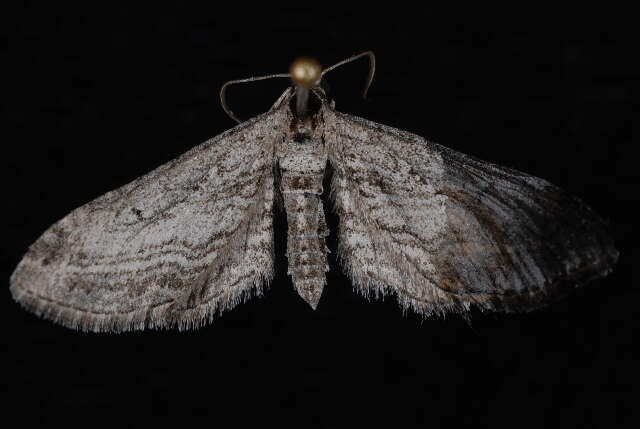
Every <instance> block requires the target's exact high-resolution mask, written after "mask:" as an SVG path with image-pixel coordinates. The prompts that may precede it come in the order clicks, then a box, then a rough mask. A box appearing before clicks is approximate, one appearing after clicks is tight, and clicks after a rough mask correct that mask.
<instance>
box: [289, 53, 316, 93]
mask: <svg viewBox="0 0 640 429" xmlns="http://www.w3.org/2000/svg"><path fill="white" fill-rule="evenodd" d="M289 74H291V80H293V82H294V83H295V84H296V85H300V86H303V87H305V88H312V87H314V86H316V85H317V84H318V82H319V81H320V77H321V75H322V66H321V65H320V63H319V62H318V61H316V60H315V59H313V58H307V57H302V58H298V59H297V60H295V61H294V62H293V63H291V67H289Z"/></svg>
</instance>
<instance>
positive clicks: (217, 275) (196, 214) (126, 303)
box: [11, 108, 285, 331]
mask: <svg viewBox="0 0 640 429" xmlns="http://www.w3.org/2000/svg"><path fill="white" fill-rule="evenodd" d="M283 115H285V109H284V108H277V109H276V108H274V109H273V110H271V111H270V112H268V113H266V114H264V115H261V116H258V117H256V118H254V119H252V120H249V121H247V122H245V123H242V124H240V125H238V126H237V127H235V128H233V129H231V130H229V131H227V132H225V133H223V134H221V135H219V136H217V137H214V138H212V139H211V140H208V141H207V142H205V143H203V144H201V145H199V146H197V147H195V148H193V149H192V150H190V151H189V152H187V153H185V154H184V155H182V156H180V157H179V158H177V159H175V160H173V161H170V162H169V163H167V164H165V165H163V166H161V167H159V168H157V169H156V170H154V171H152V172H151V173H149V174H147V175H145V176H143V177H140V178H138V179H136V180H135V181H133V182H132V183H129V184H128V185H125V186H123V187H121V188H119V189H116V190H114V191H112V192H109V193H107V194H105V195H103V196H101V197H99V198H98V199H96V200H94V201H92V202H90V203H88V204H86V205H84V206H82V207H80V208H78V209H76V210H74V211H73V212H71V213H70V214H69V215H67V216H66V217H64V218H63V219H62V220H60V221H59V222H57V223H56V224H54V225H53V226H52V227H50V228H49V229H48V230H47V231H46V232H45V233H44V234H43V235H42V236H41V237H40V238H39V239H38V240H37V241H36V242H35V243H34V244H33V245H32V246H31V247H30V248H29V250H28V252H27V254H26V255H25V257H24V259H23V260H22V261H21V262H20V263H19V265H18V267H17V268H16V270H15V272H14V273H13V275H12V277H11V292H12V294H13V296H14V298H15V299H16V300H17V301H19V302H20V303H21V304H23V305H24V306H26V307H27V308H28V309H31V310H32V311H34V312H36V313H38V314H40V315H43V316H44V317H46V318H49V319H52V320H54V321H57V322H59V323H62V324H64V325H66V326H68V327H72V328H77V329H82V330H91V331H122V330H131V329H143V328H145V327H153V328H156V327H178V328H181V329H187V328H192V327H196V326H199V325H202V324H204V323H206V322H208V321H210V320H211V318H212V316H213V315H214V314H215V313H216V312H217V311H222V310H224V309H227V308H230V307H232V306H234V305H236V304H237V303H239V302H240V301H242V300H243V299H244V298H247V297H248V296H250V295H251V294H253V293H257V294H260V293H261V291H262V288H263V287H264V285H265V284H266V283H268V282H269V281H270V280H271V278H272V276H273V226H272V225H273V223H272V220H273V219H272V204H273V192H274V185H273V159H274V157H273V147H274V144H275V142H276V139H277V138H278V137H279V136H278V132H279V131H278V129H281V127H280V128H279V127H278V126H281V125H282V120H283Z"/></svg>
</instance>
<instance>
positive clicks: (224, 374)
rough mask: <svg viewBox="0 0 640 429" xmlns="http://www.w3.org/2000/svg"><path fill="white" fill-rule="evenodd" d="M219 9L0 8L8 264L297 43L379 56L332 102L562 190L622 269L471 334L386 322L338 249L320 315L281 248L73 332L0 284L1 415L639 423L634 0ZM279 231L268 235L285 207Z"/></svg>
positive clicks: (183, 146)
mask: <svg viewBox="0 0 640 429" xmlns="http://www.w3.org/2000/svg"><path fill="white" fill-rule="evenodd" d="M87 3H94V2H87ZM96 3H97V2H96ZM225 3H228V2H225ZM236 3H237V4H231V5H229V4H226V5H224V6H223V5H220V4H215V3H214V2H207V3H205V5H206V6H200V7H198V6H189V7H186V6H184V5H179V4H178V3H176V4H174V5H172V6H170V7H160V6H155V5H154V4H152V3H148V4H145V5H142V3H138V6H130V5H129V6H123V5H118V4H114V3H113V2H108V3H107V2H104V3H102V4H103V6H100V7H98V6H96V5H93V4H92V5H87V4H85V3H79V2H78V3H77V4H72V5H67V6H63V5H62V4H61V3H58V2H55V3H54V2H52V3H51V4H50V5H44V4H42V5H39V4H32V5H31V6H22V9H20V10H14V11H12V12H15V13H10V14H5V15H4V18H3V19H4V21H5V22H4V23H3V28H4V31H6V32H7V35H8V36H9V38H8V41H9V42H8V43H7V44H6V45H5V46H4V47H3V48H2V64H3V68H4V70H5V72H9V76H8V77H6V78H5V79H4V83H3V85H4V86H6V88H5V90H3V94H4V96H3V104H4V111H3V112H2V113H3V114H2V116H3V119H4V121H5V125H4V126H3V134H5V135H6V134H8V136H6V137H5V138H3V140H4V141H3V145H2V151H3V156H2V158H3V163H2V164H3V170H4V173H5V174H6V179H5V180H4V186H3V188H4V190H3V195H4V198H3V200H4V203H3V204H5V206H4V208H3V214H4V215H5V216H6V217H5V221H4V225H5V226H6V228H5V231H4V234H3V237H2V241H3V244H2V246H1V249H2V263H3V266H2V268H3V272H2V274H3V278H5V279H8V278H9V276H10V274H11V272H12V270H13V268H14V267H15V265H16V264H17V263H18V261H19V260H20V258H21V256H22V255H23V253H24V252H25V251H26V249H27V247H28V246H29V244H31V243H32V242H33V241H34V240H35V239H36V238H37V237H38V236H39V235H40V234H41V233H42V232H43V231H44V230H45V228H47V227H48V226H49V225H50V224H52V223H53V222H55V221H57V220H58V219H59V218H61V217H62V216H64V215H65V214H66V213H67V212H69V211H70V210H71V209H73V208H75V207H77V206H80V205H81V204H83V203H85V202H88V201H90V200H91V199H93V198H95V197H97V196H99V195H101V194H103V193H104V192H106V191H108V190H111V189H113V188H116V187H118V186H121V185H124V184H125V183H128V182H129V181H131V180H132V179H134V178H135V177H137V176H139V175H142V174H144V173H146V172H148V171H150V170H151V169H153V168H155V167H156V166H158V165H160V164H162V163H164V162H166V161H168V160H170V159H172V158H174V157H176V156H177V155H179V154H181V153H183V152H185V151H186V150H188V149H189V148H191V147H193V146H194V145H196V144H198V143H200V142H201V141H204V140H205V139H207V138H209V137H211V136H213V135H216V134H218V133H220V132H222V131H224V130H226V129H228V128H230V127H231V126H233V125H234V123H233V122H232V121H231V120H230V119H229V118H228V117H226V116H225V114H224V112H223V111H222V110H221V108H220V106H219V103H218V99H217V93H218V90H219V88H220V86H221V85H222V83H224V82H225V81H226V80H229V79H236V78H241V77H247V76H253V75H261V74H268V73H276V72H285V71H286V70H287V68H288V65H289V63H290V61H291V60H292V59H294V58H295V57H297V56H299V55H302V54H305V55H312V56H315V57H316V58H318V59H319V60H320V62H321V63H322V64H324V65H330V64H332V63H333V62H336V61H339V60H341V59H343V58H346V57H348V56H350V55H352V54H355V53H358V52H360V51H363V50H366V49H372V50H374V51H375V53H376V55H377V59H378V69H377V75H376V79H375V81H374V84H373V86H372V88H371V92H370V99H369V100H368V101H362V100H361V99H360V98H359V94H360V91H361V89H362V85H363V83H364V77H365V75H366V70H367V67H366V60H362V61H360V62H358V63H355V64H353V65H350V66H347V67H345V68H343V69H340V70H336V71H334V72H332V73H331V74H330V75H329V76H328V77H327V78H328V83H329V84H330V85H331V89H332V91H333V95H334V98H335V99H336V104H337V108H338V110H341V111H343V112H347V113H352V114H356V115H358V116H364V117H367V118H368V119H371V120H373V121H376V122H380V123H385V124H387V125H391V126H395V127H398V128H401V129H406V130H408V131H411V132H414V133H416V134H419V135H423V136H425V137H428V138H430V139H432V140H435V141H438V142H440V143H442V144H445V145H447V146H450V147H453V148H455V149H457V150H460V151H462V152H465V153H470V154H473V155H476V156H478V157H480V158H482V159H486V160H490V161H492V162H496V163H499V164H504V165H508V166H511V167H514V168H517V169H520V170H523V171H526V172H528V173H531V174H534V175H536V176H540V177H544V178H546V179H547V180H549V181H551V182H553V183H555V184H557V185H559V186H561V187H563V188H565V189H567V190H568V191H570V192H571V193H573V194H576V195H578V196H579V197H581V198H582V199H584V200H585V201H586V202H587V203H588V204H589V205H591V206H592V207H593V208H594V209H595V210H596V211H597V212H599V213H601V214H602V215H603V216H604V217H605V218H607V219H609V220H610V221H611V223H612V225H613V228H614V232H615V235H616V240H617V243H618V245H619V248H620V250H621V259H620V262H619V264H618V267H617V269H616V271H615V272H614V273H613V274H612V275H610V276H609V277H607V278H606V279H603V280H600V281H597V282H594V283H592V284H590V285H589V286H587V287H585V288H582V289H579V290H577V291H576V292H575V293H574V294H573V295H572V296H570V297H569V298H568V299H565V300H563V301H561V302H559V303H557V304H555V305H552V306H550V307H549V308H547V309H545V310H542V311H538V312H534V313H530V314H525V315H507V316H505V315H499V314H497V315H479V314H475V315H474V316H473V317H472V319H471V326H470V325H468V324H467V323H466V322H465V321H464V320H463V319H461V318H459V317H449V318H447V319H445V320H442V319H429V320H426V321H421V320H420V318H419V317H417V316H415V315H413V314H407V315H403V314H402V311H401V310H400V308H399V307H398V306H397V305H396V303H395V301H394V299H390V298H388V299H386V300H384V301H376V302H367V301H366V300H365V299H363V298H362V297H360V296H359V295H357V294H355V293H354V292H353V291H352V290H351V284H350V282H349V280H348V279H347V278H346V277H345V276H344V275H343V274H342V273H341V270H340V269H339V267H338V266H337V264H336V261H335V259H332V260H331V265H332V271H331V273H330V274H329V276H328V286H327V287H326V289H325V291H324V295H323V297H322V300H321V302H320V305H319V307H318V310H317V311H316V312H313V311H311V310H310V309H309V308H308V306H307V305H306V304H305V303H304V302H303V301H302V300H301V299H300V298H298V297H297V295H296V293H295V292H294V290H293V288H292V286H291V283H290V280H289V278H288V277H287V276H286V261H285V259H284V255H283V253H284V249H283V241H282V240H279V241H278V261H277V268H278V271H277V274H276V278H275V280H274V281H273V284H272V287H271V289H270V290H269V291H268V293H267V294H266V296H265V297H263V298H262V299H254V300H252V301H250V302H248V303H245V304H243V305H240V306H238V307H236V308H235V309H233V310H231V311H229V312H227V313H225V314H224V315H223V316H222V317H219V318H218V319H217V320H216V321H215V323H214V324H213V325H211V326H208V327H205V328H202V329H200V330H197V331H193V332H183V333H178V332H172V331H169V332H167V331H149V332H142V333H129V334H122V335H107V334H100V335H96V334H83V333H78V332H74V331H71V330H67V329H65V328H62V327H58V326H56V325H54V324H52V323H49V322H47V321H43V320H39V319H38V318H36V317H35V316H33V315H31V314H29V313H27V312H25V311H23V310H21V309H20V308H19V306H18V305H16V304H15V303H13V302H12V300H11V298H10V294H9V292H8V288H6V289H5V292H4V295H3V296H2V299H1V300H0V302H1V304H2V309H1V314H2V316H3V318H4V323H3V324H2V326H3V331H4V332H3V334H2V343H3V345H4V346H5V347H4V352H3V353H2V369H3V371H4V375H3V380H2V385H3V389H5V391H6V392H7V393H8V394H9V397H8V399H5V401H4V402H3V404H2V406H3V407H7V408H6V411H7V412H5V413H3V419H14V418H15V419H19V421H20V422H22V424H23V425H26V424H31V425H35V426H45V425H46V426H47V427H58V426H61V425H70V424H73V423H75V424H82V425H83V426H85V427H87V426H101V425H102V424H109V425H110V426H111V427H134V426H137V425H138V423H140V422H144V421H146V422H153V423H155V424H157V425H161V426H164V425H166V426H169V425H171V426H176V425H182V424H184V423H185V422H191V421H199V422H200V424H206V425H207V426H208V427H227V426H228V425H229V426H230V425H234V424H235V425H237V426H239V427H242V426H245V425H249V424H252V425H254V426H255V425H259V427H266V426H269V424H270V423H274V424H275V425H276V426H275V427H284V426H290V425H295V426H297V427H323V428H341V427H361V426H365V425H366V426H377V425H380V426H383V427H414V426H415V427H423V426H427V425H428V426H429V427H440V426H457V425H459V424H464V425H474V426H478V427H483V426H488V425H491V426H510V427H513V426H517V427H556V426H562V427H628V426H630V425H632V422H633V421H634V420H636V421H637V417H638V412H637V409H636V407H637V400H636V399H637V398H634V396H636V395H638V388H637V383H638V377H637V374H636V370H635V366H636V362H637V359H638V354H637V353H636V352H635V351H634V348H633V343H634V331H635V329H634V328H635V326H636V325H635V312H636V309H637V305H638V304H637V278H638V275H637V274H635V272H633V271H632V268H633V267H632V263H633V262H635V261H636V260H637V259H638V257H639V256H640V254H639V252H638V249H637V244H636V243H637V238H636V237H635V223H636V222H635V221H636V220H637V214H636V213H637V211H636V209H635V208H634V207H633V205H634V204H635V203H636V202H637V200H638V196H637V195H638V187H637V185H638V173H637V167H636V159H635V156H634V155H633V151H634V149H635V148H634V146H636V145H637V144H638V142H637V135H638V121H637V120H636V118H635V116H636V115H634V113H636V112H634V109H635V110H637V108H638V104H637V95H638V79H639V76H640V74H639V73H638V63H637V59H636V57H637V45H634V41H633V40H632V36H633V33H634V32H635V28H634V19H635V18H637V16H638V14H637V12H636V11H633V10H631V9H624V10H623V9H619V10H614V9H612V8H611V6H606V5H604V4H602V5H599V6H598V8H597V9H595V8H594V9H586V7H587V6H586V5H585V4H581V5H580V7H576V8H571V7H565V8H560V7H558V5H557V4H556V5H553V6H545V5H544V4H543V3H537V2H536V3H535V4H531V5H530V6H523V5H522V4H521V2H513V3H514V5H512V6H505V5H501V6H495V5H491V4H488V3H486V2H474V4H475V6H472V5H467V4H454V3H453V2H451V3H446V5H445V6H438V5H431V4H430V5H429V6H425V7H424V8H416V7H412V8H409V7H407V6H406V5H401V4H399V3H397V2H396V3H387V4H385V5H384V6H375V5H371V4H369V5H367V6H366V7H365V6H359V7H356V6H350V5H348V4H347V3H343V4H341V5H339V6H336V7H335V8H330V7H329V5H326V4H320V3H319V2H313V4H310V5H309V6H308V7H307V8H302V7H297V8H285V7H283V6H279V5H277V4H267V3H262V5H261V6H257V5H251V4H244V3H243V4H240V2H236ZM429 3H431V2H429ZM5 40H7V39H5ZM286 84H287V82H285V81H284V80H280V81H268V82H260V83H255V84H252V85H247V86H246V87H243V88H240V87H238V88H232V89H231V90H230V92H229V101H230V103H231V105H232V108H233V109H234V110H235V111H236V113H237V114H238V115H240V116H242V117H243V118H247V117H250V116H253V115H256V114H258V113H260V112H263V111H265V110H267V109H268V108H269V106H270V105H271V103H272V102H273V101H274V100H275V98H276V97H277V95H279V93H280V92H281V91H282V90H283V89H284V88H285V87H286ZM634 137H636V138H634ZM331 220H332V223H334V222H335V219H331ZM333 226H335V224H334V225H333ZM278 228H279V229H278V231H276V232H277V233H278V234H281V235H282V234H285V232H286V230H285V229H284V228H285V226H283V223H282V221H280V222H279V226H278ZM330 244H331V245H332V246H334V248H335V237H334V236H332V237H331V239H330ZM6 283H7V284H8V281H7V282H6ZM237 426H236V427H237Z"/></svg>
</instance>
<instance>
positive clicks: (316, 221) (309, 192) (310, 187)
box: [279, 142, 329, 309]
mask: <svg viewBox="0 0 640 429" xmlns="http://www.w3.org/2000/svg"><path fill="white" fill-rule="evenodd" d="M279 165H280V171H281V181H280V192H281V193H282V197H283V201H284V208H285V211H286V213H287V223H288V237H287V259H288V262H289V269H288V274H290V275H291V278H292V280H293V286H294V287H295V288H296V290H297V291H298V293H299V294H300V296H301V297H302V298H303V299H304V300H305V301H307V303H309V305H310V306H311V307H312V308H314V309H315V308H316V306H317V305H318V301H320V296H321V295H322V289H323V288H324V285H325V284H326V276H325V272H327V271H328V270H329V266H328V265H327V252H328V249H327V247H326V245H325V237H326V236H327V235H328V229H327V224H326V221H325V217H324V209H323V207H322V199H321V196H322V181H323V178H324V169H325V165H326V155H325V154H324V146H323V145H322V143H315V144H314V143H311V142H308V143H302V144H301V143H296V142H291V143H285V144H284V145H283V147H282V152H281V155H280V157H279Z"/></svg>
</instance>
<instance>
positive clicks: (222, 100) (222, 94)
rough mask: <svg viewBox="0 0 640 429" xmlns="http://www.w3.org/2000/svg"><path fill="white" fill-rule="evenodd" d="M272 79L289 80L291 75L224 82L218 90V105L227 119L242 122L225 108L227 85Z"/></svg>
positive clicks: (275, 75)
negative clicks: (287, 78) (281, 78)
mask: <svg viewBox="0 0 640 429" xmlns="http://www.w3.org/2000/svg"><path fill="white" fill-rule="evenodd" d="M274 77H289V78H290V77H291V75H290V74H289V73H279V74H270V75H267V76H257V77H248V78H246V79H236V80H230V81H228V82H226V83H225V84H224V85H222V88H220V104H221V105H222V110H224V111H225V113H226V114H227V115H229V117H230V118H231V119H233V120H234V121H236V122H237V123H240V122H242V121H241V120H240V119H238V118H237V117H236V115H235V114H234V113H233V112H232V111H231V109H229V106H227V98H226V96H225V94H226V90H227V87H228V86H229V85H234V84H236V83H246V82H255V81H257V80H265V79H272V78H274Z"/></svg>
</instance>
